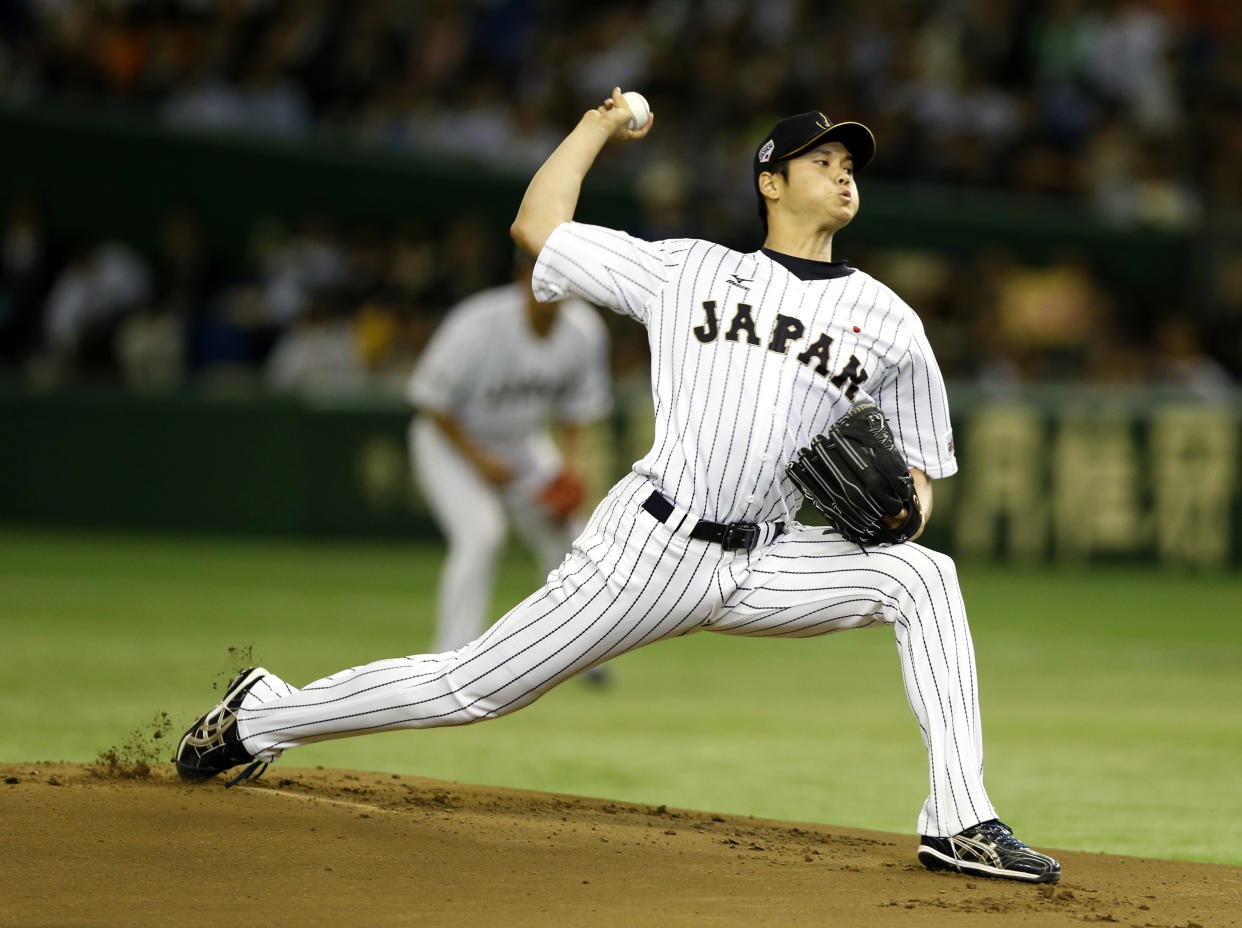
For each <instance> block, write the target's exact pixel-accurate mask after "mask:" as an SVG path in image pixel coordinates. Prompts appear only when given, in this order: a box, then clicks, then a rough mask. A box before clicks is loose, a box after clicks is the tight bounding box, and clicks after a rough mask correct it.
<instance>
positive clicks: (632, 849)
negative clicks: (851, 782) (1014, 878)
mask: <svg viewBox="0 0 1242 928" xmlns="http://www.w3.org/2000/svg"><path fill="white" fill-rule="evenodd" d="M0 780H3V781H4V782H3V784H0V822H2V823H3V824H2V825H0V830H2V831H3V833H4V835H5V839H6V840H5V844H6V846H7V847H8V849H9V853H8V854H6V855H5V868H4V869H5V874H4V879H3V880H2V881H0V925H15V926H16V925H21V926H23V928H30V926H39V925H47V926H52V925H55V926H67V928H68V926H86V925H90V926H113V925H115V926H125V928H144V926H148V925H151V926H154V925H160V926H165V925H169V924H197V925H240V924H265V925H297V926H315V925H337V924H354V925H366V926H388V925H401V926H409V925H500V924H503V925H505V926H526V925H530V926H536V925H537V926H549V925H591V926H597V925H599V926H611V925H617V926H627V928H629V926H647V925H650V926H680V925H729V926H734V925H739V926H752V925H771V926H781V928H790V926H800V925H816V926H821V925H825V924H833V925H860V926H879V928H885V926H889V925H898V924H900V925H902V926H917V925H931V924H937V925H943V924H946V923H951V924H954V925H988V926H992V928H994V926H997V925H1005V924H1012V925H1018V924H1022V925H1081V924H1082V923H1084V922H1088V923H1090V922H1112V923H1119V924H1123V925H1135V926H1144V928H1155V926H1161V928H1173V926H1180V928H1193V926H1201V928H1217V926H1239V925H1242V914H1239V912H1240V909H1242V906H1240V905H1239V900H1240V899H1242V868H1238V867H1223V866H1214V865H1210V864H1194V863H1180V862H1172V861H1160V860H1147V859H1141V858H1132V857H1113V856H1108V855H1103V854H1085V853H1077V852H1069V851H1067V852H1058V853H1057V854H1056V856H1058V857H1059V858H1060V860H1061V862H1062V864H1063V866H1064V869H1065V875H1064V877H1063V878H1062V882H1061V883H1059V884H1057V885H1055V886H1045V887H1037V886H1025V885H1020V884H1016V883H1010V882H1005V881H994V880H982V879H968V878H965V877H962V876H959V875H955V874H943V873H940V874H937V873H929V872H927V871H925V870H923V869H922V868H921V867H919V866H918V863H917V862H916V861H915V859H914V839H913V837H912V836H910V835H894V834H885V833H880V832H868V831H857V830H852V829H845V828H836V827H833V826H829V825H814V824H799V823H793V822H779V821H770V820H765V819H755V818H747V817H741V816H733V815H713V814H712V813H710V812H693V811H686V810H683V809H670V808H666V807H665V806H659V807H647V806H636V805H631V804H626V803H618V802H609V801H606V800H602V799H587V798H581V797H574V796H560V795H554V794H550V793H534V792H524V791H516V790H505V789H492V788H486V787H480V786H463V785H460V784H456V783H446V782H442V781H436V780H426V779H420V778H415V777H403V776H396V775H391V774H379V773H353V772H348V771H337V770H305V769H289V768H284V767H279V766H278V767H273V768H272V769H270V770H269V771H268V772H267V774H266V776H265V777H264V778H263V779H260V780H258V781H255V782H253V783H246V784H243V785H240V786H238V787H235V788H233V789H229V790H225V789H224V788H223V786H222V784H221V783H220V782H219V781H213V782H210V783H207V784H205V785H200V786H190V785H186V784H183V783H181V782H180V781H179V780H177V778H176V774H175V772H174V771H173V769H172V767H171V765H169V764H156V765H154V766H153V767H151V769H150V772H149V774H148V775H147V776H145V777H137V778H135V777H125V776H121V775H118V776H115V777H108V776H101V775H100V769H99V766H98V765H95V767H94V768H91V769H88V768H87V767H84V766H79V765H71V764H6V765H0ZM950 919H951V921H950Z"/></svg>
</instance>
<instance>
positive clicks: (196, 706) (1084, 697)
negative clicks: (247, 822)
mask: <svg viewBox="0 0 1242 928" xmlns="http://www.w3.org/2000/svg"><path fill="white" fill-rule="evenodd" d="M439 558H440V549H439V548H438V547H437V546H434V545H430V544H428V545H414V544H401V545H398V544H393V545H375V544H347V543H333V544H328V543H298V542H276V541H254V540H220V539H201V538H180V537H150V536H148V537H135V536H121V535H113V534H98V535H89V534H57V533H43V532H19V531H15V530H7V531H3V532H0V629H2V631H3V641H4V644H3V652H4V654H5V660H4V673H3V675H2V676H0V760H4V761H22V762H25V761H41V760H68V761H90V760H93V759H94V758H95V757H96V755H97V754H98V753H99V752H100V751H101V750H102V749H104V748H106V747H108V746H111V745H114V744H119V743H120V742H122V741H123V740H124V739H125V738H126V736H127V734H128V733H129V732H131V731H132V730H133V729H135V728H139V727H142V726H143V725H145V724H147V723H148V722H149V721H150V719H151V718H152V717H153V716H154V714H155V713H156V712H157V711H161V710H163V711H167V712H169V713H170V714H171V715H172V716H173V717H174V718H175V719H176V720H177V722H178V725H181V724H183V723H184V724H189V722H190V721H191V720H192V718H193V716H194V715H196V714H197V713H199V712H201V711H203V710H204V709H205V708H207V706H208V705H210V703H211V702H213V701H214V699H215V698H216V695H215V694H216V691H215V690H213V689H212V684H213V683H215V682H219V681H220V680H221V679H222V678H223V676H224V674H225V672H226V670H227V669H228V668H229V664H228V662H229V651H228V649H229V648H230V647H233V648H245V647H251V646H252V647H253V652H254V655H255V657H256V658H257V659H258V660H259V661H260V662H261V663H263V664H265V665H266V666H267V667H269V668H271V669H272V670H275V671H277V672H279V673H280V674H281V675H282V676H284V677H286V678H288V679H289V680H290V681H291V682H293V683H296V684H302V683H306V682H308V681H310V680H312V679H316V678H318V677H321V676H324V675H326V674H328V673H331V672H333V671H335V670H339V669H341V668H343V667H347V666H352V665H354V664H359V663H365V662H367V661H370V660H373V659H376V658H380V657H393V656H398V655H404V654H411V653H418V652H419V651H421V650H423V649H424V648H425V647H426V646H427V645H428V643H429V641H430V634H431V615H432V603H433V601H434V587H435V578H436V572H437V568H438V564H439ZM961 575H962V581H963V585H964V587H965V591H966V600H967V604H968V607H969V609H970V615H971V622H972V627H973V631H974V636H975V644H976V647H977V654H978V661H979V674H980V683H981V688H982V702H983V712H984V721H985V744H986V755H987V782H988V787H989V790H990V792H991V794H992V797H993V800H994V802H995V803H996V805H997V807H998V809H999V810H1000V812H1001V815H1002V817H1004V818H1006V819H1007V820H1008V821H1009V822H1010V824H1012V825H1014V826H1015V828H1017V829H1018V831H1019V834H1020V835H1022V836H1023V837H1025V838H1027V839H1028V840H1030V841H1031V842H1032V843H1038V844H1041V845H1044V846H1049V847H1061V848H1075V849H1081V850H1088V851H1104V852H1109V853H1121V854H1136V855H1142V856H1149V857H1172V858H1182V859H1193V860H1204V861H1218V862H1224V863H1232V864H1242V833H1240V832H1239V829H1238V827H1237V823H1238V822H1239V821H1242V790H1239V789H1238V787H1237V782H1238V773H1237V769H1238V765H1239V760H1240V759H1242V577H1240V576H1238V575H1237V574H1236V573H1234V574H1220V575H1206V576H1197V575H1189V574H1176V573H1164V572H1158V571H1155V570H1145V569H1134V568H1108V569H1094V570H1089V571H1088V570H1068V569H1013V568H1001V567H994V566H992V567H985V566H970V565H967V566H964V567H963V568H962V571H961ZM537 582H538V578H537V577H536V576H535V572H534V570H533V568H532V567H531V565H530V563H529V562H528V561H526V560H525V559H524V558H522V557H521V556H518V555H514V556H511V557H510V558H509V559H508V560H507V561H506V562H505V567H504V572H503V574H502V577H501V580H500V584H499V588H498V590H497V602H498V605H501V606H503V605H508V604H510V603H512V602H515V601H517V600H518V599H519V598H521V597H522V596H523V595H525V594H526V593H527V592H529V591H530V590H531V589H533V588H534V586H535V585H536V583H537ZM612 666H613V668H614V670H615V674H614V676H615V685H614V686H613V687H612V688H610V689H608V690H606V691H602V692H601V691H598V690H596V689H593V688H591V687H589V686H587V685H586V684H584V683H581V682H580V681H571V682H570V683H568V684H566V685H565V686H562V687H560V688H559V689H558V690H556V691H554V692H553V693H551V694H549V695H548V696H546V697H545V698H544V699H543V700H541V701H540V702H538V703H536V704H535V705H533V706H531V707H530V708H528V709H526V710H524V711H522V712H519V713H517V714H516V715H513V716H509V717H506V718H504V719H500V720H497V721H494V722H489V723H486V724H483V725H475V726H471V727H468V728H453V729H444V730H438V731H424V732H400V733H389V734H384V735H377V736H373V737H366V738H358V739H353V740H347V741H340V742H335V743H332V744H321V745H315V746H312V747H308V748H303V749H300V750H298V751H296V752H292V753H290V754H288V755H286V759H285V761H284V762H287V763H289V764H290V765H293V766H316V765H322V766H325V767H347V768H355V769H366V770H385V771H392V772H398V773H408V774H416V775H421V776H429V777H440V778H444V779H449V780H456V781H459V782H467V783H485V784H493V785H503V786H513V787H525V788H532V789H543V790H555V791H559V792H567V793H574V794H579V795H589V796H600V797H608V798H613V799H618V800H628V801H635V802H644V803H650V804H653V805H656V804H662V803H663V804H668V805H670V806H682V807H690V808H696V809H703V810H713V811H721V812H728V813H732V814H750V815H757V816H764V817H775V818H788V819H797V820H806V821H815V822H825V823H835V824H841V825H849V826H857V827H864V828H877V829H883V830H889V831H897V832H912V831H913V828H914V821H915V816H916V814H917V812H918V808H919V805H920V803H921V802H922V799H923V797H924V795H925V791H926V782H927V775H926V755H925V753H924V751H923V747H922V744H921V742H920V740H919V736H918V730H917V728H916V726H915V723H914V721H913V718H912V717H911V715H910V712H909V709H908V708H907V706H906V704H905V698H904V695H903V693H902V687H901V680H900V674H899V671H898V666H897V658H896V653H895V649H894V646H893V638H892V633H891V632H890V631H888V630H886V629H871V630H866V631H858V632H850V633H845V634H839V635H834V636H829V637H827V638H823V639H816V640H810V641H756V640H749V639H734V638H729V637H727V636H723V635H711V634H700V635H694V636H691V637H689V638H682V639H678V640H675V641H670V642H665V643H662V644H658V645H654V646H652V647H649V648H646V649H644V650H641V651H638V652H635V653H632V654H629V655H626V656H624V657H622V658H620V659H619V660H617V661H616V662H614V664H613V665H612Z"/></svg>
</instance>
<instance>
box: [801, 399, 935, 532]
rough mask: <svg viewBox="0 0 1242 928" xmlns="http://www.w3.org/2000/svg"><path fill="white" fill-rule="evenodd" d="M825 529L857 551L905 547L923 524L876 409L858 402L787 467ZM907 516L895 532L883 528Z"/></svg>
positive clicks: (905, 470)
mask: <svg viewBox="0 0 1242 928" xmlns="http://www.w3.org/2000/svg"><path fill="white" fill-rule="evenodd" d="M785 472H786V473H787V474H789V476H790V479H792V480H793V482H794V483H795V484H797V486H798V489H800V490H801V491H802V492H803V494H804V495H805V496H806V498H807V499H809V500H810V501H811V502H812V503H813V504H814V505H815V508H816V509H818V510H819V511H820V512H821V513H823V514H824V517H825V518H826V519H827V520H828V524H829V525H831V526H832V527H833V528H835V529H836V530H837V531H838V532H840V533H841V534H842V535H844V536H845V538H846V539H847V540H849V541H853V542H855V543H857V544H860V545H895V544H899V543H900V542H903V541H907V540H908V539H910V538H911V537H912V536H913V535H914V534H915V533H916V532H918V530H919V526H920V525H922V523H923V516H922V513H921V512H920V511H919V503H918V496H917V495H916V493H915V489H914V478H913V477H911V476H910V468H909V467H907V466H906V462H905V460H904V459H903V458H902V456H901V452H899V451H898V450H897V446H896V444H895V443H894V442H893V433H892V432H891V431H890V430H889V427H888V423H887V422H885V420H884V413H882V412H881V411H880V407H878V406H876V404H875V403H873V402H871V401H870V400H860V401H859V402H858V403H856V404H854V408H853V409H851V410H850V411H849V412H848V413H846V414H845V415H844V416H842V417H841V418H840V419H838V420H837V421H836V422H834V423H833V424H832V426H831V427H830V428H829V429H828V434H827V435H817V436H815V438H814V439H812V441H811V447H810V448H802V449H800V450H799V451H798V456H797V457H796V458H795V459H794V460H792V461H790V462H789V463H788V464H786V465H785ZM902 510H905V511H906V513H907V515H906V516H905V518H904V519H903V520H902V522H901V524H900V525H898V526H897V527H896V528H893V527H891V526H890V525H889V524H888V523H886V522H885V518H886V517H887V518H889V519H890V520H891V519H892V518H893V517H896V516H899V515H901V512H902Z"/></svg>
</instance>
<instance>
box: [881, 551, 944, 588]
mask: <svg viewBox="0 0 1242 928" xmlns="http://www.w3.org/2000/svg"><path fill="white" fill-rule="evenodd" d="M883 550H884V552H885V553H886V554H887V555H888V556H889V558H891V561H890V567H889V569H888V570H887V571H886V572H887V573H889V574H890V575H891V576H892V578H893V585H894V586H895V587H896V589H895V590H893V592H894V593H895V594H896V595H897V596H898V597H902V596H905V597H908V598H910V599H913V600H921V599H923V598H925V597H928V596H930V597H931V598H933V599H935V598H939V597H940V596H942V595H952V594H956V593H957V591H958V581H957V565H956V564H955V563H954V562H953V558H951V557H949V556H948V555H947V554H942V553H941V552H939V551H933V550H931V549H930V548H924V547H923V546H922V545H912V544H905V545H898V546H896V547H893V548H885V549H883Z"/></svg>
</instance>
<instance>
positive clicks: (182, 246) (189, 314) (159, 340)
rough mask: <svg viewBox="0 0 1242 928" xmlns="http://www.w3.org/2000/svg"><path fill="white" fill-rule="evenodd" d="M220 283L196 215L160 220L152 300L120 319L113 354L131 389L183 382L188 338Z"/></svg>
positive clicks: (164, 387)
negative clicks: (161, 221)
mask: <svg viewBox="0 0 1242 928" xmlns="http://www.w3.org/2000/svg"><path fill="white" fill-rule="evenodd" d="M218 283H219V277H218V274H217V271H216V268H215V267H214V264H213V261H212V258H211V255H210V253H209V252H208V250H207V246H206V243H205V242H204V241H203V233H202V228H201V226H200V224H199V220H198V217H197V216H195V215H194V214H193V213H192V212H190V211H188V210H176V211H174V212H172V213H170V214H169V216H168V217H167V218H166V219H165V220H164V223H163V226H162V229H161V234H160V243H159V252H158V253H157V255H156V258H155V265H154V294H153V296H152V298H151V300H150V301H148V302H147V303H146V304H144V305H143V306H142V307H140V308H139V309H138V311H136V312H133V313H131V314H129V315H128V316H126V317H125V318H124V319H122V320H121V323H120V325H119V326H118V329H117V333H116V345H115V349H116V358H117V363H118V365H119V366H120V371H121V376H122V378H123V379H124V381H125V383H126V384H127V385H128V386H129V387H131V388H132V389H135V390H140V391H161V390H171V389H174V388H176V387H179V386H181V385H182V383H183V382H184V380H185V371H186V360H187V357H186V356H187V345H186V342H187V339H188V337H189V332H190V330H191V327H192V326H193V325H194V324H195V323H196V322H197V321H198V320H200V319H201V318H202V315H203V313H204V312H205V309H206V306H207V303H208V300H209V299H210V297H211V294H212V293H213V292H214V291H215V288H216V286H217V285H218Z"/></svg>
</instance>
